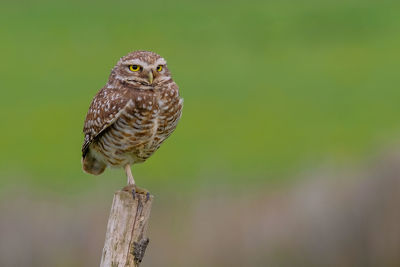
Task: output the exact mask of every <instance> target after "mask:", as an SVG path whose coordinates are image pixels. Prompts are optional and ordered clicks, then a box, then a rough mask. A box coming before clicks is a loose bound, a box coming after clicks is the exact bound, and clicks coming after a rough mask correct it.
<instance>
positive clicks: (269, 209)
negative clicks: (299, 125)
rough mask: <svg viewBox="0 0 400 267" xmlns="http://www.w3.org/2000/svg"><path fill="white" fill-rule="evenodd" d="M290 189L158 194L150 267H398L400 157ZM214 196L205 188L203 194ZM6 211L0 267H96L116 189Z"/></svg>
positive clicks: (313, 176)
mask: <svg viewBox="0 0 400 267" xmlns="http://www.w3.org/2000/svg"><path fill="white" fill-rule="evenodd" d="M372 162H373V163H372V164H366V166H364V167H360V168H359V169H358V170H343V171H341V172H339V171H337V170H335V171H334V170H333V169H332V168H329V167H322V168H320V169H318V170H315V171H310V172H308V173H303V174H302V177H300V178H299V177H297V182H296V183H290V185H288V186H279V188H276V186H275V187H273V188H272V187H271V188H268V187H264V188H258V189H254V188H253V189H251V188H247V189H244V188H243V189H240V190H237V189H236V190H227V189H226V188H225V189H224V188H217V187H213V186H210V187H209V188H208V189H207V190H202V193H196V194H189V196H188V197H184V196H183V195H184V194H160V195H159V196H156V201H155V204H154V207H153V210H152V216H151V221H150V229H149V236H150V240H151V241H150V245H149V247H148V250H147V253H146V256H145V258H144V262H143V264H142V266H144V267H145V266H400V253H399V252H400V209H399V203H400V179H399V174H400V167H399V162H400V154H398V153H390V154H388V155H386V156H384V157H382V158H381V159H375V160H373V161H372ZM205 188H206V187H205ZM10 192H13V195H7V193H6V192H3V194H1V195H2V199H1V202H0V214H1V220H0V236H1V239H0V266H5V267H6V266H98V264H99V260H100V254H101V250H102V245H103V242H104V234H105V229H106V224H107V217H108V212H109V208H110V205H111V200H112V194H111V193H110V189H106V188H98V189H96V190H93V192H92V193H91V195H90V196H88V195H85V197H80V198H67V199H63V198H60V196H59V195H57V194H55V195H53V196H52V195H51V194H50V193H48V192H47V193H46V194H39V193H32V192H29V191H28V190H23V189H20V193H21V194H19V195H15V192H16V189H15V188H14V189H12V190H10Z"/></svg>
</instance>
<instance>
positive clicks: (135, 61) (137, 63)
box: [121, 59, 148, 67]
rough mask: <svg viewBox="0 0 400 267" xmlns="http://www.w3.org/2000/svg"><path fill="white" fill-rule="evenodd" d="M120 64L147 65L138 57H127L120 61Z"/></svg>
mask: <svg viewBox="0 0 400 267" xmlns="http://www.w3.org/2000/svg"><path fill="white" fill-rule="evenodd" d="M121 63H122V64H129V65H140V66H142V67H147V66H148V64H147V62H144V61H141V60H140V59H129V60H124V61H121Z"/></svg>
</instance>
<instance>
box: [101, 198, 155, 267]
mask: <svg viewBox="0 0 400 267" xmlns="http://www.w3.org/2000/svg"><path fill="white" fill-rule="evenodd" d="M153 198H154V197H153V196H152V195H150V197H149V198H148V199H147V197H146V196H145V195H142V194H136V195H135V198H133V195H132V193H130V192H127V191H122V190H121V191H117V192H116V193H115V194H114V199H113V203H112V207H111V212H110V217H109V218H108V224H107V233H106V240H105V243H104V248H103V253H102V257H101V263H100V267H137V266H139V265H140V263H141V262H142V259H143V256H144V253H145V251H146V247H147V244H148V243H149V239H148V238H147V236H146V231H147V226H148V221H149V217H150V210H151V205H152V202H153Z"/></svg>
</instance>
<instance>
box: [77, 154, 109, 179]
mask: <svg viewBox="0 0 400 267" xmlns="http://www.w3.org/2000/svg"><path fill="white" fill-rule="evenodd" d="M106 167H107V165H106V164H105V163H104V162H101V161H99V160H97V159H96V158H95V157H94V156H93V154H92V153H91V152H90V151H89V153H87V154H86V155H85V156H84V157H83V158H82V169H83V170H84V171H85V172H87V173H90V174H94V175H99V174H102V173H103V172H104V170H105V169H106Z"/></svg>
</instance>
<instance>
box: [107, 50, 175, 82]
mask: <svg viewBox="0 0 400 267" xmlns="http://www.w3.org/2000/svg"><path fill="white" fill-rule="evenodd" d="M111 75H112V76H113V77H114V78H115V79H116V80H119V81H121V82H125V83H130V84H134V85H137V84H140V85H147V86H154V85H157V84H160V83H162V82H165V81H168V80H170V79H171V74H170V72H169V70H168V68H167V62H166V61H165V59H164V58H162V57H161V56H159V55H158V54H156V53H153V52H149V51H135V52H131V53H129V54H128V55H126V56H124V57H122V58H121V59H120V60H119V61H118V63H117V65H115V67H114V68H113V70H112V72H111Z"/></svg>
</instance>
